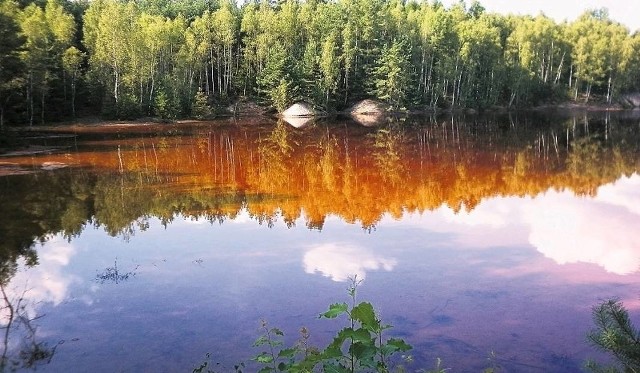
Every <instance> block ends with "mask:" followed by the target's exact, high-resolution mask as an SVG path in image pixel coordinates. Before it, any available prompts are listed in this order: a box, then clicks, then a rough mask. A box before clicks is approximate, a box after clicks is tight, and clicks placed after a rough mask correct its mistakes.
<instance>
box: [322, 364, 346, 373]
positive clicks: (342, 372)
mask: <svg viewBox="0 0 640 373" xmlns="http://www.w3.org/2000/svg"><path fill="white" fill-rule="evenodd" d="M322 370H323V371H324V372H325V373H349V370H348V369H347V368H346V367H344V366H342V365H340V364H330V363H326V364H324V365H323V366H322Z"/></svg>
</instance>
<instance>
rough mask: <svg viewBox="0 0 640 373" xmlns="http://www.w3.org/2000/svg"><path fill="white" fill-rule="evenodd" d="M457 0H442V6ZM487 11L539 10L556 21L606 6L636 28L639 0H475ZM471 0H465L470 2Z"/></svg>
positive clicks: (534, 12)
mask: <svg viewBox="0 0 640 373" xmlns="http://www.w3.org/2000/svg"><path fill="white" fill-rule="evenodd" d="M457 2H458V0H443V1H442V3H443V4H445V5H446V6H450V5H451V4H454V3H457ZM479 2H480V4H482V6H484V7H485V8H486V9H487V11H489V12H495V13H501V14H509V13H512V14H531V15H534V16H535V15H537V14H539V13H540V12H543V13H544V14H545V15H547V16H549V17H551V18H553V19H555V20H556V21H558V22H561V21H563V20H565V19H566V20H568V21H573V20H575V19H576V18H578V17H579V16H580V15H581V14H582V13H584V11H585V10H587V9H599V8H607V9H608V10H609V17H610V18H611V19H613V20H615V21H618V22H620V23H622V24H624V25H625V26H627V27H628V28H629V30H630V31H631V32H634V31H640V16H639V14H640V0H479ZM470 3H471V0H468V1H467V4H470Z"/></svg>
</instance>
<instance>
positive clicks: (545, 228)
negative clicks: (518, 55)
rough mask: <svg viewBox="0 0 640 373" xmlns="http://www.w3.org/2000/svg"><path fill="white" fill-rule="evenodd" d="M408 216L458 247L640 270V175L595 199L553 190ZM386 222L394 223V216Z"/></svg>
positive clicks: (614, 185)
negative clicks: (513, 250) (526, 250)
mask: <svg viewBox="0 0 640 373" xmlns="http://www.w3.org/2000/svg"><path fill="white" fill-rule="evenodd" d="M404 221H407V222H410V223H411V224H413V225H414V226H417V227H421V228H423V229H427V230H429V231H432V232H438V233H445V234H451V235H452V237H450V238H447V241H445V242H444V243H443V244H451V245H455V246H457V247H465V248H485V247H499V246H504V247H516V246H527V245H532V246H533V247H535V248H536V250H538V251H539V252H540V253H542V254H543V255H544V256H546V257H548V258H550V259H552V260H554V261H555V262H556V263H558V264H569V263H591V264H596V265H599V266H601V267H603V268H604V269H605V270H606V271H608V272H611V273H616V274H620V275H625V274H630V273H633V272H636V271H638V270H640V229H638V227H640V175H637V174H636V175H633V176H631V177H623V178H621V179H619V180H618V181H616V182H615V183H611V184H607V185H603V186H601V187H600V188H598V191H597V195H596V197H594V198H589V197H579V196H576V195H574V194H573V193H572V192H570V191H564V192H558V191H553V190H550V191H548V192H546V193H544V194H540V195H538V196H536V197H535V198H525V199H521V198H518V197H508V198H502V197H496V198H492V199H487V200H483V201H482V202H481V203H480V204H479V205H478V206H477V207H476V208H475V209H474V210H472V211H470V212H466V211H460V212H458V213H455V212H453V211H452V210H451V209H450V208H449V207H446V206H443V207H440V208H439V209H437V210H435V211H433V212H430V213H426V214H424V216H418V215H415V214H411V215H408V216H407V217H406V219H405V220H403V222H404ZM383 223H384V224H394V222H393V221H390V220H389V219H384V220H383ZM398 224H399V223H398Z"/></svg>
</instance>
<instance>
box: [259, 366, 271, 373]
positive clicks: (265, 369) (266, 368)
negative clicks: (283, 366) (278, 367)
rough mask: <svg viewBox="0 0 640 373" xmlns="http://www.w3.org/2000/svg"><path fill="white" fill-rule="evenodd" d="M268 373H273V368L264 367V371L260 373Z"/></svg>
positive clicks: (261, 370)
mask: <svg viewBox="0 0 640 373" xmlns="http://www.w3.org/2000/svg"><path fill="white" fill-rule="evenodd" d="M268 372H273V368H271V367H264V368H262V369H260V370H259V371H258V373H268Z"/></svg>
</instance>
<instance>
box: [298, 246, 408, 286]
mask: <svg viewBox="0 0 640 373" xmlns="http://www.w3.org/2000/svg"><path fill="white" fill-rule="evenodd" d="M303 262H304V270H305V272H307V273H311V274H313V273H318V272H319V273H321V274H322V275H323V276H325V277H329V278H331V279H332V280H333V281H346V280H348V279H349V278H350V277H353V276H357V277H358V278H359V279H364V278H365V277H366V274H367V271H376V270H379V269H384V270H385V271H392V270H393V268H394V267H395V266H396V264H397V261H396V260H395V259H393V258H384V257H381V256H377V255H375V254H373V253H371V252H370V251H369V250H367V249H365V248H363V247H358V246H352V245H337V244H324V245H320V246H315V247H313V248H311V249H310V250H309V251H307V252H306V254H305V255H304V261H303Z"/></svg>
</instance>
